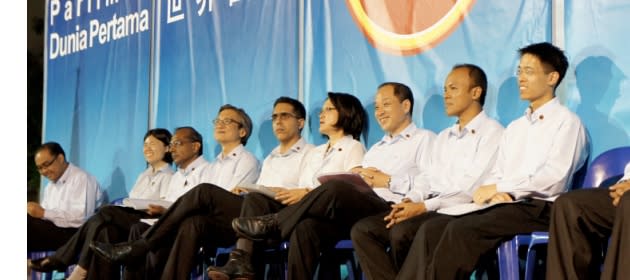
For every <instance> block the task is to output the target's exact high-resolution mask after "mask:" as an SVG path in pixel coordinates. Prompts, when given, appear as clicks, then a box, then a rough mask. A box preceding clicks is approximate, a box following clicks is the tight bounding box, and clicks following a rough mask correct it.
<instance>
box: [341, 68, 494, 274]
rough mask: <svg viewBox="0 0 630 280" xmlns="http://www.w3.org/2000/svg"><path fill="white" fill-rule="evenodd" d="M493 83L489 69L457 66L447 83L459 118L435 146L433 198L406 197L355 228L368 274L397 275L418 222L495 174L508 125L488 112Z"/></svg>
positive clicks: (465, 199)
mask: <svg viewBox="0 0 630 280" xmlns="http://www.w3.org/2000/svg"><path fill="white" fill-rule="evenodd" d="M487 85H488V82H487V79H486V74H485V73H484V72H483V70H482V69H481V68H479V67H478V66H476V65H472V64H460V65H455V66H454V67H453V69H452V70H451V72H450V74H449V75H448V77H447V78H446V80H445V82H444V103H445V105H446V114H447V115H448V116H451V117H453V116H454V117H457V119H458V120H457V123H456V124H455V125H453V126H452V127H449V128H446V129H444V130H443V131H442V132H440V134H438V136H437V138H436V140H435V144H434V145H433V151H432V152H431V169H430V172H429V186H430V195H431V198H429V199H427V200H410V199H409V200H404V201H402V202H400V203H397V204H394V205H392V209H391V210H389V211H386V212H383V213H380V214H378V215H375V216H371V217H367V218H364V219H362V220H360V221H359V222H357V223H356V224H355V225H354V226H353V227H352V232H351V236H352V243H353V244H354V249H355V251H356V254H357V256H358V258H359V263H360V264H361V268H362V270H363V273H364V274H365V276H366V277H367V279H394V278H395V276H396V274H397V273H398V270H399V269H400V267H401V266H402V264H403V262H404V260H405V258H406V257H407V252H408V250H409V246H410V245H411V242H412V241H413V237H414V236H415V233H416V231H417V230H418V227H420V225H422V223H423V222H424V221H425V220H428V219H431V218H432V217H435V211H437V210H438V209H440V208H444V207H448V206H451V205H457V204H461V203H469V202H471V201H472V197H471V194H472V191H473V188H474V187H475V186H477V185H478V184H479V182H481V181H483V180H484V179H485V178H486V177H487V176H488V174H489V173H490V170H491V168H492V166H493V164H494V160H495V158H496V152H497V149H498V147H499V141H500V139H501V134H502V132H503V127H502V126H501V125H500V124H499V123H498V122H497V121H496V120H494V119H491V118H489V117H488V116H487V115H486V114H485V112H484V111H483V105H484V102H485V97H486V90H487ZM388 247H389V248H390V249H389V251H388V250H387V248H388Z"/></svg>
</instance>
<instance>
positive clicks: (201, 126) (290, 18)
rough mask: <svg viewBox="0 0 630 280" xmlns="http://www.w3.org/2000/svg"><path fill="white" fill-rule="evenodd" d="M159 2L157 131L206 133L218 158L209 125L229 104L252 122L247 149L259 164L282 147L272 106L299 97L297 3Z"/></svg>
mask: <svg viewBox="0 0 630 280" xmlns="http://www.w3.org/2000/svg"><path fill="white" fill-rule="evenodd" d="M178 2H179V3H181V5H177V4H178ZM159 3H160V7H159V15H160V19H159V26H157V27H156V33H157V34H159V35H158V36H156V42H157V43H156V52H155V69H156V70H155V72H156V74H155V75H156V76H154V81H155V84H156V86H155V91H154V93H155V94H154V96H155V99H154V100H155V101H156V102H157V104H156V108H157V110H156V112H155V118H156V126H158V127H165V128H169V129H171V130H172V129H174V128H176V127H178V126H193V127H194V128H195V129H197V130H198V131H199V132H200V133H201V134H202V135H203V136H204V146H205V147H206V149H204V156H205V158H206V159H208V160H213V159H214V157H215V155H216V154H218V151H219V148H220V147H219V146H218V145H217V144H216V141H214V139H213V126H212V123H211V120H212V119H214V118H215V116H216V115H217V113H218V109H219V107H221V105H223V104H226V103H230V104H232V105H234V106H237V107H241V108H244V109H245V111H246V112H247V113H248V114H249V115H250V117H251V118H252V121H253V123H254V129H253V132H252V136H251V138H250V140H249V143H248V144H247V148H248V149H249V150H250V151H252V152H253V153H254V154H255V155H256V156H257V157H258V158H260V159H262V158H263V157H264V156H266V155H267V154H268V153H269V152H270V151H271V150H272V149H273V148H274V147H275V146H276V145H277V141H276V139H275V137H274V136H273V133H272V129H271V112H272V110H273V102H274V101H275V99H276V98H278V97H280V96H290V97H293V98H297V97H298V72H297V71H296V70H297V65H298V33H297V26H298V3H297V2H295V1H250V0H242V1H217V0H215V1H181V2H180V1H176V0H168V1H160V2H159ZM210 5H212V6H210Z"/></svg>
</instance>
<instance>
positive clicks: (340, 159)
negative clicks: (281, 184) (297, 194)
mask: <svg viewBox="0 0 630 280" xmlns="http://www.w3.org/2000/svg"><path fill="white" fill-rule="evenodd" d="M329 144H330V142H327V143H324V144H322V145H319V146H317V147H315V148H313V149H312V150H310V151H309V152H308V154H307V155H306V160H304V161H302V166H301V168H300V170H302V172H301V173H300V180H299V186H300V187H303V188H304V187H306V188H313V187H318V186H319V185H320V183H319V181H318V180H317V178H318V177H319V176H320V175H323V174H326V173H332V172H344V171H350V169H352V168H354V167H357V166H360V165H361V161H362V160H363V154H365V147H364V146H363V144H361V142H359V141H357V140H354V138H352V136H350V135H346V136H344V137H342V138H341V139H339V140H337V143H335V145H333V146H332V147H330V148H329V147H328V145H329Z"/></svg>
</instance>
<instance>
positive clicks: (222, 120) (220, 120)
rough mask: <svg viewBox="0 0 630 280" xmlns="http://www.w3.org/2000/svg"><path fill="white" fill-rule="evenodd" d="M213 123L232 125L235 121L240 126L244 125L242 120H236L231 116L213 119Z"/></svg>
mask: <svg viewBox="0 0 630 280" xmlns="http://www.w3.org/2000/svg"><path fill="white" fill-rule="evenodd" d="M212 123H213V124H214V125H219V124H221V125H230V124H233V123H235V124H238V125H239V126H243V124H242V123H240V122H238V121H236V120H233V119H230V118H227V119H214V120H212Z"/></svg>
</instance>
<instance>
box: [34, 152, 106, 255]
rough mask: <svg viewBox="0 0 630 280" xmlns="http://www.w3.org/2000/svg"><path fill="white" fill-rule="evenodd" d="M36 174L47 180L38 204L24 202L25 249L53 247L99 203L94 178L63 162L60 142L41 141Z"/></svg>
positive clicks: (67, 235) (99, 192) (73, 229)
mask: <svg viewBox="0 0 630 280" xmlns="http://www.w3.org/2000/svg"><path fill="white" fill-rule="evenodd" d="M35 165H36V166H37V169H38V170H39V173H40V174H41V175H42V176H44V177H46V178H47V179H48V180H49V182H48V185H47V186H46V189H45V190H44V195H43V199H42V200H41V204H39V203H37V202H27V204H26V211H27V249H28V251H29V252H32V251H49V250H56V249H57V248H59V247H60V246H62V245H63V244H64V243H66V241H68V239H70V237H72V235H73V234H74V233H75V232H76V230H77V228H78V227H79V226H81V224H83V222H84V221H85V220H86V219H87V218H89V217H90V216H91V215H92V214H93V213H94V210H95V209H96V208H97V207H99V206H100V204H101V200H102V192H101V189H100V186H99V184H98V182H97V181H96V178H94V176H92V175H90V174H88V173H87V172H85V171H83V170H82V169H81V168H79V167H77V166H75V165H73V164H72V163H69V162H67V161H66V154H65V152H64V151H63V148H62V147H61V145H59V144H58V143H55V142H48V143H44V144H43V145H42V146H41V147H39V149H37V152H36V154H35Z"/></svg>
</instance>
